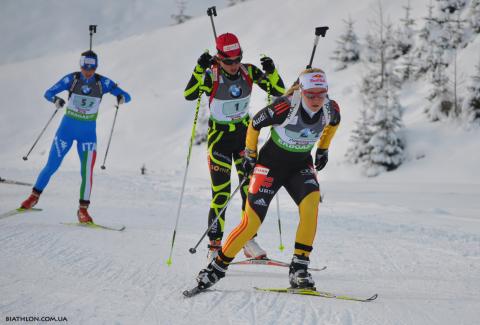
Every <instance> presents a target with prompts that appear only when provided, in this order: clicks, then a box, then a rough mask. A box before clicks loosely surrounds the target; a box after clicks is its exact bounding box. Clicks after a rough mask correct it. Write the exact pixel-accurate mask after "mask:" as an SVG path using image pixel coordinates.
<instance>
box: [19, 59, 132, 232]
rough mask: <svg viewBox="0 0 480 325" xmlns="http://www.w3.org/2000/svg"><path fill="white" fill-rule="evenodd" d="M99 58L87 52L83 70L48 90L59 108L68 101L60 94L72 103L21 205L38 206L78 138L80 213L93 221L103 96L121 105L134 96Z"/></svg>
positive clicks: (85, 220) (67, 106) (47, 97)
mask: <svg viewBox="0 0 480 325" xmlns="http://www.w3.org/2000/svg"><path fill="white" fill-rule="evenodd" d="M97 67H98V57H97V55H96V54H95V53H94V52H93V51H86V52H84V53H82V55H81V57H80V72H73V73H70V74H68V75H66V76H65V77H63V78H62V79H61V80H60V81H59V82H57V83H56V84H55V85H53V86H52V87H51V88H50V89H48V90H47V91H46V92H45V98H46V99H47V100H48V101H50V102H52V103H54V104H55V106H56V107H57V109H59V108H61V107H64V105H65V101H64V100H63V99H62V98H60V97H58V96H57V94H59V93H60V92H62V91H68V103H66V104H67V105H66V111H65V115H64V116H63V119H62V122H61V123H60V127H59V128H58V130H57V132H56V134H55V138H54V139H53V143H52V147H51V148H50V153H49V156H48V161H47V164H46V166H45V167H44V168H43V169H42V171H41V172H40V175H38V178H37V181H36V183H35V185H34V187H33V190H32V194H31V195H30V196H29V197H28V198H27V199H26V200H25V201H24V202H22V204H21V207H22V208H24V209H30V208H32V207H33V206H35V205H36V204H37V202H38V200H39V197H40V194H41V193H42V191H43V190H44V189H45V187H46V186H47V184H48V182H49V181H50V177H52V175H53V174H54V173H55V172H56V171H57V169H58V167H60V164H61V163H62V160H63V158H64V157H65V155H66V154H67V152H68V151H69V150H70V148H71V147H72V144H73V141H74V140H76V141H77V151H78V156H79V157H80V163H81V168H80V171H81V175H82V185H81V187H80V207H79V209H78V212H77V216H78V221H79V222H81V223H87V222H93V220H92V217H91V216H90V215H89V214H88V211H87V209H88V206H89V204H90V193H91V191H92V178H93V166H94V165H95V158H96V155H97V134H96V125H97V124H96V119H97V114H98V109H99V106H100V102H101V101H102V96H103V95H104V94H106V93H110V94H112V95H114V96H116V97H117V100H118V104H123V103H128V102H129V101H130V95H129V94H128V93H127V92H125V91H124V90H122V89H121V88H120V87H118V86H117V84H116V83H115V82H113V81H112V80H110V79H108V78H106V77H104V76H101V75H99V74H96V73H95V71H96V69H97Z"/></svg>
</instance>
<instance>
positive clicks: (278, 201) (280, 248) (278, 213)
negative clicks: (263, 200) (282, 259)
mask: <svg viewBox="0 0 480 325" xmlns="http://www.w3.org/2000/svg"><path fill="white" fill-rule="evenodd" d="M275 196H276V197H277V216H278V233H279V234H280V246H278V249H279V250H280V252H283V250H284V249H285V246H283V241H282V223H281V222H280V198H279V196H278V192H277V195H275Z"/></svg>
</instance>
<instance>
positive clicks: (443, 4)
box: [436, 0, 467, 14]
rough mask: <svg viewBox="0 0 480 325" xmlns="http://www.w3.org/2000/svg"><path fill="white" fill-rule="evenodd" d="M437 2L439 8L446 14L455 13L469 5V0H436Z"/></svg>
mask: <svg viewBox="0 0 480 325" xmlns="http://www.w3.org/2000/svg"><path fill="white" fill-rule="evenodd" d="M436 2H437V8H438V9H439V10H440V11H442V12H444V13H446V14H454V13H456V12H457V11H460V10H463V9H464V8H465V6H466V5H467V0H436Z"/></svg>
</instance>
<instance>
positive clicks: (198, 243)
mask: <svg viewBox="0 0 480 325" xmlns="http://www.w3.org/2000/svg"><path fill="white" fill-rule="evenodd" d="M247 179H248V176H247V177H245V178H244V179H242V181H241V182H240V184H238V186H237V188H236V189H235V190H234V191H233V193H232V195H230V198H229V199H228V201H227V202H226V203H225V206H224V207H223V208H222V210H220V212H219V213H218V215H217V216H216V217H215V219H214V220H213V221H212V223H211V224H210V225H209V226H208V228H207V230H205V232H204V233H203V235H202V237H200V239H199V240H198V242H197V244H196V245H195V247H192V248H190V249H189V250H188V251H189V252H190V253H191V254H195V253H196V252H197V247H198V245H200V243H201V242H202V240H203V238H205V236H207V234H208V232H209V231H210V229H212V228H213V225H214V224H215V223H216V222H217V221H218V219H219V218H220V216H221V215H222V213H223V211H225V210H226V209H227V207H228V206H229V205H230V202H232V198H233V197H234V196H235V194H236V193H237V192H238V190H240V189H241V188H242V186H243V184H245V182H246V181H247Z"/></svg>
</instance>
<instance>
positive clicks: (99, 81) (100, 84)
mask: <svg viewBox="0 0 480 325" xmlns="http://www.w3.org/2000/svg"><path fill="white" fill-rule="evenodd" d="M93 76H94V78H95V82H96V83H97V86H98V88H99V89H100V94H102V95H103V87H102V79H101V78H102V76H101V75H99V74H97V73H95V74H94V75H93Z"/></svg>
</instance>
